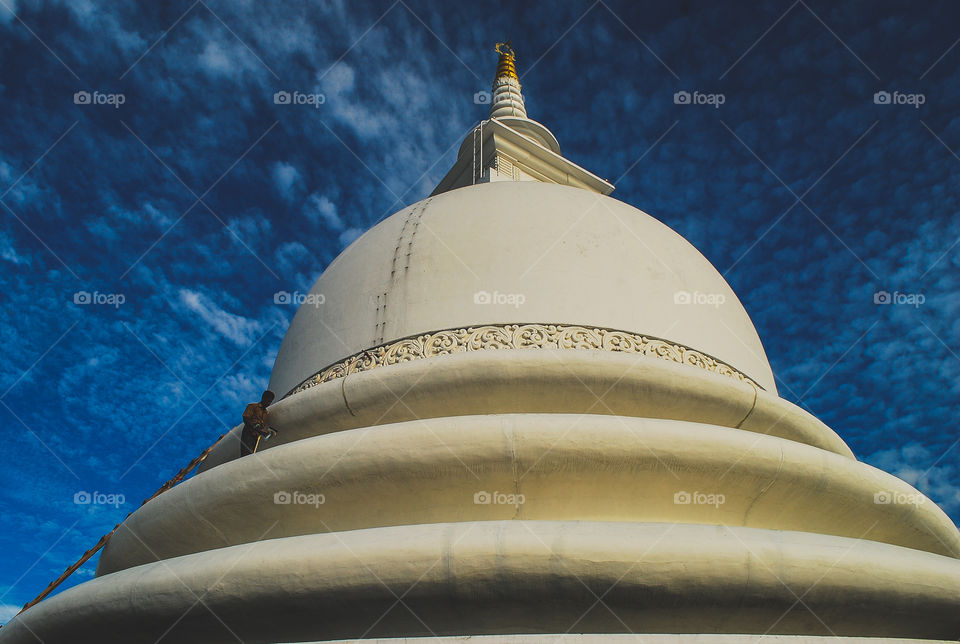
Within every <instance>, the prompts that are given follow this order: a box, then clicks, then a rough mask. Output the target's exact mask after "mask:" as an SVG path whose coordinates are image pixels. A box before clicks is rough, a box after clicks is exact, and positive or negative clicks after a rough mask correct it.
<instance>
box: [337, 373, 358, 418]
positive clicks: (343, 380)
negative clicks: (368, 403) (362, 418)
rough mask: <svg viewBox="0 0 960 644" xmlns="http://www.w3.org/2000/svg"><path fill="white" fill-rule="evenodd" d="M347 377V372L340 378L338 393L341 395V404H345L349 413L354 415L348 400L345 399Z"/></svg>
mask: <svg viewBox="0 0 960 644" xmlns="http://www.w3.org/2000/svg"><path fill="white" fill-rule="evenodd" d="M349 377H350V374H347V375H345V376H344V377H343V378H341V379H340V395H341V396H343V404H344V405H345V406H346V408H347V411H348V412H350V415H351V416H356V414H355V413H354V411H353V409H352V408H351V407H350V402H349V401H347V378H349Z"/></svg>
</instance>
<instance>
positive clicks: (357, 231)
mask: <svg viewBox="0 0 960 644" xmlns="http://www.w3.org/2000/svg"><path fill="white" fill-rule="evenodd" d="M363 232H364V229H363V228H347V229H346V230H345V231H343V232H342V233H340V247H341V248H343V247H344V246H349V245H350V244H352V243H353V240H355V239H356V238H357V237H359V236H360V235H362V234H363Z"/></svg>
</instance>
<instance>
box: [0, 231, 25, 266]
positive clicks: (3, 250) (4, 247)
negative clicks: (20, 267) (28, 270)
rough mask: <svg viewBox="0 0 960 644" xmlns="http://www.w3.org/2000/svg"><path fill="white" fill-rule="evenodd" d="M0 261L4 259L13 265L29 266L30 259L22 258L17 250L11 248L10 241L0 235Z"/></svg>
mask: <svg viewBox="0 0 960 644" xmlns="http://www.w3.org/2000/svg"><path fill="white" fill-rule="evenodd" d="M0 259H5V260H7V261H8V262H13V263H14V264H29V263H30V258H29V257H24V256H23V255H21V254H20V253H18V252H17V249H16V248H14V247H13V244H12V243H11V242H10V239H9V238H8V237H7V236H6V235H4V234H3V233H0Z"/></svg>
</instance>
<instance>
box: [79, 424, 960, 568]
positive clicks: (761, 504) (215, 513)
mask: <svg viewBox="0 0 960 644" xmlns="http://www.w3.org/2000/svg"><path fill="white" fill-rule="evenodd" d="M495 492H499V493H501V496H500V497H497V498H489V496H488V498H482V496H481V498H479V500H480V501H488V503H476V502H475V501H477V500H478V499H477V498H476V497H475V495H477V494H481V495H482V494H483V493H486V494H487V495H491V494H493V493H495ZM880 492H886V493H889V494H890V495H891V497H892V498H895V499H897V500H899V501H901V503H889V504H882V503H881V504H878V503H875V495H876V494H877V493H880ZM298 493H299V494H300V495H301V497H300V498H297V497H295V496H293V495H296V494H298ZM278 494H279V495H280V497H279V498H278V497H276V496H275V495H278ZM310 495H313V496H312V497H311V496H310ZM508 495H523V497H524V498H523V503H521V504H518V505H515V504H514V501H517V499H514V500H513V501H511V500H510V497H509V496H508ZM678 495H679V496H678ZM321 497H322V499H321ZM908 499H912V500H914V501H915V503H914V504H910V503H903V502H902V501H904V500H908ZM277 500H279V501H280V503H276V502H275V501H277ZM321 500H322V501H323V502H322V503H321V502H320V501H321ZM283 501H286V502H287V503H283ZM500 519H532V520H582V521H625V522H645V521H657V522H676V523H701V524H724V525H735V526H750V527H760V528H770V529H778V530H798V531H806V532H814V533H822V534H832V535H838V536H846V537H854V538H862V539H870V540H873V541H880V542H886V543H892V544H896V545H901V546H905V547H909V548H915V549H918V550H926V551H930V552H935V553H938V554H944V555H952V556H960V534H958V532H957V530H956V528H955V527H954V525H953V523H952V522H951V521H950V519H949V518H948V517H947V516H946V515H945V514H944V513H943V512H942V511H941V510H940V508H938V507H937V505H936V504H934V503H933V502H932V501H930V500H928V499H926V497H924V496H923V495H922V494H920V493H919V492H917V491H916V490H914V489H913V488H912V487H910V486H909V485H908V484H907V483H905V482H904V481H901V480H900V479H898V478H896V477H894V476H891V475H889V474H887V473H885V472H883V471H881V470H878V469H876V468H873V467H871V466H869V465H866V464H863V463H859V462H857V461H853V460H850V459H847V458H844V457H842V456H839V455H836V454H833V453H831V452H827V451H825V450H821V449H817V448H814V447H810V446H808V445H802V444H800V443H795V442H793V441H788V440H784V439H781V438H775V437H771V436H763V435H760V434H754V433H751V432H744V431H739V430H735V429H729V428H722V427H716V426H713V425H704V424H699V423H691V422H685V421H670V420H653V419H637V418H625V417H622V416H600V415H595V414H588V415H573V414H509V415H488V416H455V417H451V418H434V419H429V420H424V421H408V422H404V423H396V424H392V425H382V426H378V427H372V428H365V429H355V430H347V431H341V432H336V433H334V434H326V435H322V436H316V437H313V438H308V439H303V440H300V441H297V442H296V443H293V444H288V445H283V446H281V447H277V448H273V449H269V450H266V451H265V452H262V453H257V454H256V455H253V456H248V457H246V458H243V459H240V460H238V461H235V462H232V463H228V464H226V465H223V466H221V467H218V468H215V469H213V470H211V471H209V472H205V473H203V474H200V475H198V476H197V477H195V478H193V479H191V480H188V481H186V482H185V483H183V484H181V485H179V486H177V487H176V488H174V489H172V490H170V491H169V492H166V493H165V494H163V495H161V496H159V497H157V498H156V499H154V500H153V501H151V502H150V503H148V504H146V505H145V506H143V507H142V508H140V509H138V510H137V511H136V512H135V513H134V514H133V516H132V517H130V518H129V519H128V520H127V521H126V522H125V523H124V524H123V526H122V527H121V528H120V529H119V530H118V531H117V533H116V534H115V535H114V537H113V539H112V540H111V541H110V543H109V544H108V545H107V547H106V548H105V550H104V552H103V554H102V555H101V559H100V565H99V567H98V573H99V574H103V573H108V572H114V571H116V570H120V569H123V568H128V567H130V566H135V565H138V564H142V563H147V562H150V561H155V560H156V559H157V558H158V557H159V558H163V559H166V558H169V557H174V556H179V555H184V554H189V553H192V552H197V551H200V550H209V549H213V548H221V547H224V546H230V545H238V544H242V543H247V542H251V541H256V540H258V539H260V538H262V536H263V535H264V533H266V532H267V531H268V530H269V536H270V537H272V538H273V537H285V536H293V535H302V534H311V533H317V532H338V531H344V530H356V529H361V528H372V527H382V526H390V525H406V524H420V523H445V522H451V521H490V520H500Z"/></svg>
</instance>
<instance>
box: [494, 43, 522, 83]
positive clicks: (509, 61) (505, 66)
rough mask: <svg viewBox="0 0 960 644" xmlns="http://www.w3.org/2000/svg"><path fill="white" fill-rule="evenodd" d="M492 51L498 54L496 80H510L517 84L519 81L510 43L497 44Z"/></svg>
mask: <svg viewBox="0 0 960 644" xmlns="http://www.w3.org/2000/svg"><path fill="white" fill-rule="evenodd" d="M494 49H496V50H497V53H498V54H500V60H498V61H497V76H496V78H512V79H514V80H515V81H517V82H518V83H519V82H520V79H519V78H518V77H517V64H516V60H517V57H516V55H514V53H513V47H511V46H510V41H509V40H508V41H507V42H498V43H497V46H496V47H494ZM494 80H496V79H494Z"/></svg>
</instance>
